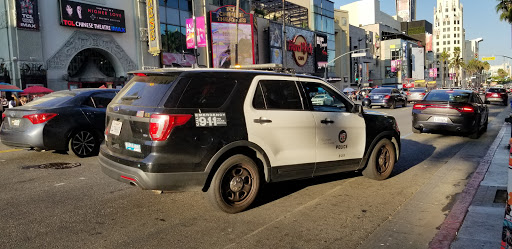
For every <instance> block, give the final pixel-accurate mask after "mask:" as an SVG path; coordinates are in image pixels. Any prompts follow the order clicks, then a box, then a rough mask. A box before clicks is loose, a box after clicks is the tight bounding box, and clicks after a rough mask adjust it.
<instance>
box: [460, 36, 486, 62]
mask: <svg viewBox="0 0 512 249" xmlns="http://www.w3.org/2000/svg"><path fill="white" fill-rule="evenodd" d="M483 40H484V39H483V38H476V39H472V40H466V41H465V42H464V43H465V44H464V51H465V52H464V61H465V62H468V61H470V60H472V59H477V60H478V58H479V56H480V55H479V51H480V42H481V41H483Z"/></svg>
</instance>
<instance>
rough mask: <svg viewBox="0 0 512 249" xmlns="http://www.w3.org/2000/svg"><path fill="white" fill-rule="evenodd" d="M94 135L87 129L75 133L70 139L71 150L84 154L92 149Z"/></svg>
mask: <svg viewBox="0 0 512 249" xmlns="http://www.w3.org/2000/svg"><path fill="white" fill-rule="evenodd" d="M94 145H95V142H94V136H93V135H92V134H91V133H90V132H87V131H81V132H79V133H77V134H76V135H75V136H74V137H73V140H72V141H71V146H72V147H73V151H74V152H76V153H77V154H78V155H81V156H85V155H88V154H90V153H91V152H92V151H93V150H94Z"/></svg>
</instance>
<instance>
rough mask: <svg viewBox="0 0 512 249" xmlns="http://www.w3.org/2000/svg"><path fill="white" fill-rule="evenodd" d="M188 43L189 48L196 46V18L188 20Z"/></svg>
mask: <svg viewBox="0 0 512 249" xmlns="http://www.w3.org/2000/svg"><path fill="white" fill-rule="evenodd" d="M186 29H187V34H186V43H187V48H188V49H191V48H196V41H195V37H194V36H195V33H194V18H187V20H186Z"/></svg>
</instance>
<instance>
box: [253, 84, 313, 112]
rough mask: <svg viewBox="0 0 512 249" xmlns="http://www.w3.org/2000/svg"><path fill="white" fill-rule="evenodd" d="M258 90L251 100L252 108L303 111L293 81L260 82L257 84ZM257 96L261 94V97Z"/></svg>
mask: <svg viewBox="0 0 512 249" xmlns="http://www.w3.org/2000/svg"><path fill="white" fill-rule="evenodd" d="M258 88H260V89H257V90H256V94H255V96H254V99H253V106H254V108H263V109H285V110H303V109H304V108H303V106H302V100H301V98H300V94H299V91H298V89H297V85H296V83H295V81H287V80H262V81H260V82H259V84H258ZM258 91H260V93H258ZM259 94H261V96H258V95H259ZM258 98H259V99H258ZM262 101H263V103H262ZM262 104H263V105H262Z"/></svg>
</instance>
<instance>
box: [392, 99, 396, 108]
mask: <svg viewBox="0 0 512 249" xmlns="http://www.w3.org/2000/svg"><path fill="white" fill-rule="evenodd" d="M391 109H396V101H393V103H392V104H391Z"/></svg>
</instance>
